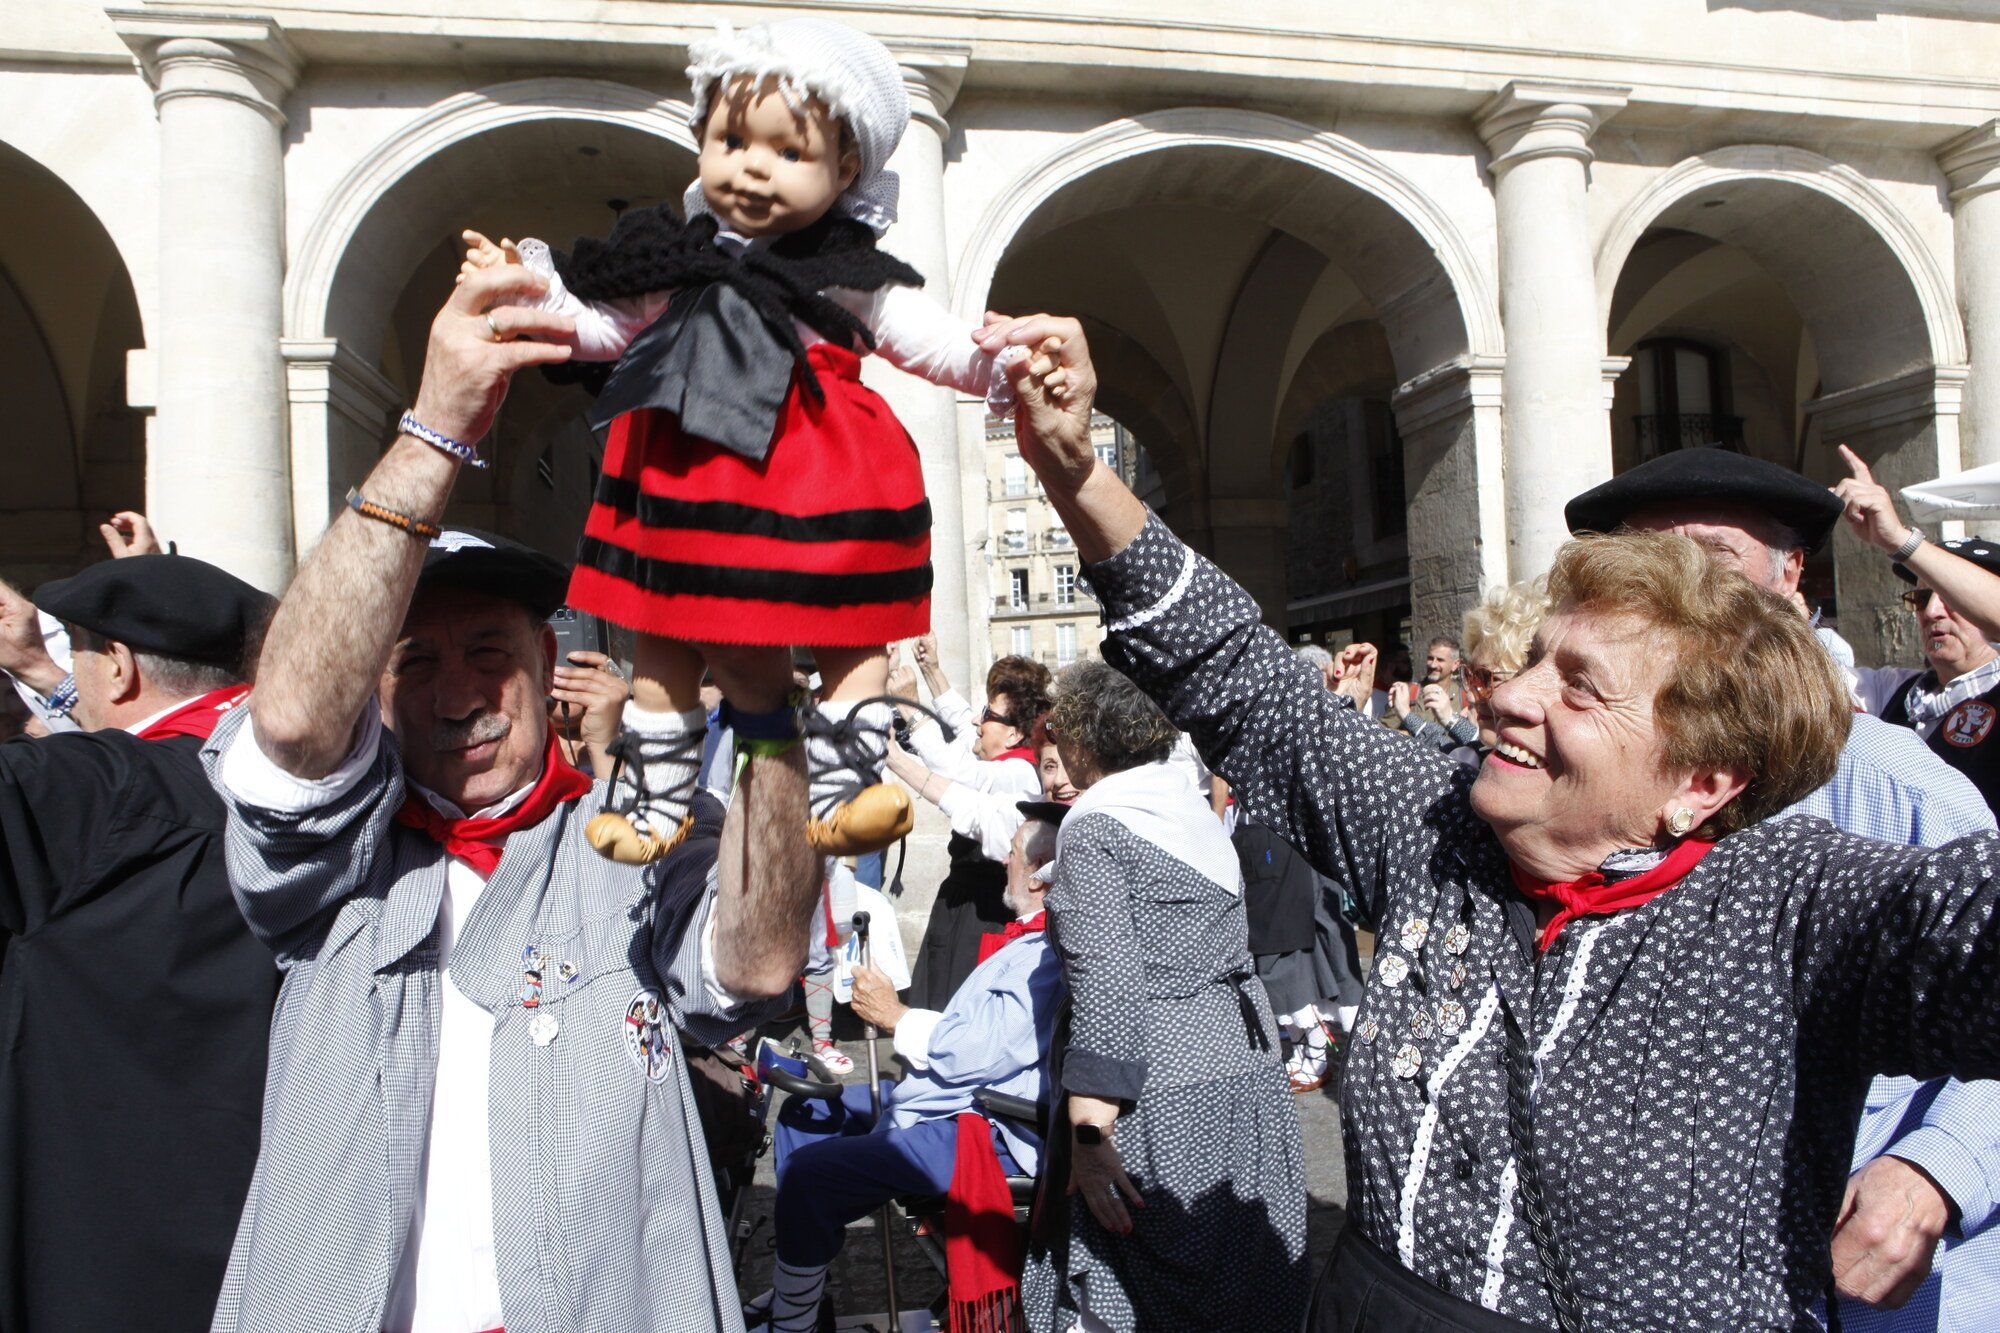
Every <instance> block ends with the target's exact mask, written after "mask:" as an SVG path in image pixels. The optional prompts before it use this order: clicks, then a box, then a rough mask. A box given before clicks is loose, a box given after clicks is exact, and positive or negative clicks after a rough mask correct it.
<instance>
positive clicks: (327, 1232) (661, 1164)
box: [203, 269, 818, 1333]
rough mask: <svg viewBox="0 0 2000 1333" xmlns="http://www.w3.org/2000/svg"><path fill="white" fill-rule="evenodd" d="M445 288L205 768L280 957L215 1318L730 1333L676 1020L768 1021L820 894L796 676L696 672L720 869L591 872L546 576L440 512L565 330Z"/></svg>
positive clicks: (482, 287) (477, 1331)
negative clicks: (724, 744)
mask: <svg viewBox="0 0 2000 1333" xmlns="http://www.w3.org/2000/svg"><path fill="white" fill-rule="evenodd" d="M540 285H541V284H540V280H539V279H537V278H535V277H533V276H532V275H529V274H527V273H526V272H525V271H523V270H520V269H510V270H506V271H496V272H493V273H483V274H478V275H474V276H472V277H470V278H467V279H466V280H465V281H464V282H463V283H462V284H461V285H460V286H459V287H458V289H457V290H456V291H455V292H454V294H453V295H452V298H451V300H450V302H449V303H448V304H447V305H446V306H445V308H444V309H443V310H442V311H441V312H440V313H439V314H438V316H437V319H436V321H435V322H434V323H433V325H432V328H431V336H430V346H429V350H428V352H427V354H426V358H425V365H424V372H423V380H422V384H421V387H420V389H419V391H418V394H417V399H416V406H415V407H414V409H413V410H412V411H411V412H410V413H409V414H408V415H406V416H405V417H404V418H403V421H402V423H401V427H400V431H401V433H400V434H399V436H398V438H397V439H396V441H395V442H394V443H393V444H392V445H391V446H390V447H389V449H388V451H387V452H386V453H385V454H384V455H383V457H382V460H381V462H380V463H379V464H377V466H376V467H375V470H374V471H373V472H372V473H371V474H370V475H369V477H368V479H367V481H366V482H365V483H364V484H363V486H362V487H361V489H360V490H359V491H357V492H353V493H351V494H350V499H349V512H346V513H342V514H340V515H339V516H338V517H337V518H336V519H335V521H334V522H333V524H332V525H331V526H330V527H329V528H328V530H327V533H326V535H325V537H323V538H322V539H321V541H320V544H319V546H318V548H317V549H316V550H315V551H314V552H313V555H312V557H311V559H309V560H308V561H307V562H306V564H305V565H304V567H303V568H302V569H301V570H300V571H299V574H298V577H297V578H296V579H295V580H294V581H293V583H292V586H291V589H290V591H289V592H287V594H286V596H285V599H284V601H283V603H282V604H281V605H280V606H279V609H278V613H277V616H276V618H275V620H274V621H273V623H272V626H271V631H270V635H269V638H268V640H267V643H266V645H265V652H264V659H263V668H262V671H261V673H260V675H259V682H260V683H259V687H258V690H257V692H256V694H255V695H254V696H253V697H252V700H251V705H250V708H249V710H248V711H247V712H243V711H239V712H238V714H236V715H235V716H234V717H232V718H231V719H230V720H229V721H228V723H227V724H225V725H224V726H223V727H222V728H220V729H219V730H218V731H217V732H216V734H215V736H214V737H213V739H212V741H211V743H210V745H209V746H208V747H207V748H206V749H205V750H204V753H203V758H204V760H205V761H206V762H207V764H208V766H209V771H210V774H211V776H212V777H213V779H214V781H215V782H216V784H217V786H218V787H219V788H220V789H221V790H222V793H223V797H224V800H225V802H226V803H227V805H228V807H229V854H230V869H231V873H232V876H233V878H234V880H235V882H236V892H237V898H238V901H239V902H240V904H241V906H242V909H243V913H244V915H245V917H246V918H247V919H248V920H249V922H250V925H251V928H252V929H253V930H255V931H256V932H257V933H258V934H259V935H261V936H263V937H264V938H265V939H267V940H269V941H270V942H271V943H272V945H273V946H274V947H275V948H276V949H277V950H278V951H279V956H280V960H281V962H282V963H283V964H284V965H285V966H286V968H287V971H286V976H285V982H284V989H283V992H282V994H281V996H280V998H279V1004H278V1018H277V1022H276V1024H275V1027H274V1030H273V1033H272V1061H271V1074H270V1078H269V1081H268V1083H267V1085H266V1093H265V1111H264V1144H263V1151H262V1155H261V1157H260V1158H259V1160H258V1164H257V1175H256V1179H255V1181H254V1183H253V1184H252V1187H251V1190H250V1198H249V1202H248V1203H247V1205H246V1206H245V1208H244V1212H243V1219H242V1224H241V1226H240V1227H239V1228H238V1231H237V1234H236V1245H235V1249H234V1251H233V1252H232V1254H231V1256H230V1262H229V1271H228V1275H227V1277H226V1279H225V1281H224V1284H223V1290H222V1299H221V1303H220V1305H219V1306H218V1308H217V1311H216V1315H215V1328H216V1329H217V1330H221V1331H223V1333H233V1331H234V1330H237V1329H243V1330H259V1331H261V1330H264V1329H278V1328H282V1329H287V1330H318V1329H325V1330H354V1329H369V1330H373V1329H388V1330H397V1331H400V1330H438V1331H439V1333H484V1331H485V1330H490V1329H497V1328H500V1327H502V1326H503V1325H504V1327H505V1328H507V1329H508V1330H509V1333H554V1331H555V1330H596V1329H617V1330H620V1333H647V1331H649V1330H694V1329H701V1330H708V1329H728V1330H733V1329H736V1328H738V1327H740V1315H739V1312H738V1306H737V1301H736V1296H735V1292H734V1290H733V1286H732V1282H731V1276H730V1261H729V1247H728V1244H727V1239H726V1237H725V1235H724V1234H723V1225H722V1222H721V1219H720V1217H719V1216H718V1214H717V1206H716V1199H715V1191H714V1184H713V1181H712V1179H711V1176H710V1173H709V1171H708V1169H707V1163H706V1159H705V1157H704V1155H703V1152H702V1150H701V1146H700V1144H701V1139H700V1132H701V1131H700V1127H699V1124H698V1123H697V1121H696V1118H695V1103H694V1100H693V1098H692V1095H691V1092H690V1089H689V1086H688V1082H687V1077H686V1073H685V1070H684V1068H683V1065H682V1061H681V1056H680V1051H679V1044H678V1036H677V1032H678V1030H680V1029H685V1030H687V1031H688V1032H689V1033H690V1034H691V1035H693V1036H695V1037H696V1038H697V1039H699V1040H702V1041H705V1042H717V1041H721V1040H723V1039H725V1038H727V1037H728V1036H730V1035H732V1034H733V1033H735V1032H737V1031H740V1030H741V1029H743V1028H745V1027H747V1026H749V1025H750V1024H752V1023H754V1022H756V1021H759V1020H760V1019H761V1018H763V1017H764V1016H766V1015H767V1014H769V1013H770V1012H771V1011H772V1009H773V1007H774V1006H773V1005H771V1004H770V1003H768V1001H769V1000H770V998H771V997H775V996H779V995H782V994H785V993H787V992H788V991H789V990H790V987H791V983H792V980H793V978H794V977H795V976H797V974H798V971H799V967H800V964H801V963H802V962H803V960H804V956H805V942H806V931H807V928H808V926H807V923H808V920H809V918H810V915H811V911H812V907H813V903H814V897H815V890H816V888H817V884H818V874H817V866H816V862H815V859H814V857H813V855H812V853H811V851H810V849H809V848H808V847H807V844H806V841H805V827H806V822H807V816H806V799H805V793H806V783H805V772H804V765H803V763H802V761H801V755H800V751H799V750H798V748H797V714H796V705H795V702H794V701H792V700H791V697H790V696H791V690H792V680H791V664H790V662H789V661H788V660H787V659H786V656H785V654H784V653H783V652H782V651H773V650H765V649H758V650H740V649H738V650H729V649H707V650H705V652H706V654H707V656H708V660H709V662H710V664H711V666H712V667H713V668H714V670H715V675H716V679H717V681H718V683H719V684H720V685H721V687H722V690H723V693H724V695H725V696H726V700H727V703H726V706H725V711H726V712H728V713H729V714H730V721H731V722H732V724H733V726H734V728H735V733H736V738H737V748H738V750H739V752H741V753H745V754H747V756H748V759H747V767H745V768H744V770H743V773H742V780H741V782H740V783H739V784H738V787H737V789H736V792H735V797H734V804H733V805H732V807H731V808H730V810H729V813H728V817H727V820H726V823H725V825H724V827H723V830H722V836H721V840H720V843H721V845H720V848H719V852H718V850H717V849H716V848H715V847H714V846H713V844H695V843H690V844H689V845H687V846H685V847H683V848H682V849H680V850H679V851H678V853H677V854H676V855H674V856H670V857H667V858H664V859H663V860H661V861H660V862H658V863H656V864H654V865H653V866H651V867H643V868H642V867H635V866H627V865H620V864H617V863H615V862H612V861H609V860H606V859H604V858H603V857H600V856H598V855H597V854H596V853H594V852H593V851H591V849H590V847H589V845H588V844H587V843H586V841H585V839H584V826H585V824H586V823H587V822H588V821H589V820H590V818H591V817H592V816H593V815H595V814H596V813H598V811H599V810H600V809H601V807H602V804H603V800H604V791H605V789H604V785H603V784H602V783H597V784H593V783H591V782H590V781H589V780H587V779H585V778H583V777H582V776H581V775H579V774H578V773H577V772H576V770H574V769H572V768H571V767H569V765H568V764H566V763H564V762H563V761H562V759H561V756H560V752H559V751H558V749H557V747H556V744H555V741H554V738H553V737H552V735H551V733H550V728H549V724H548V710H547V704H546V700H547V697H548V694H549V689H550V686H551V684H552V681H553V678H554V668H555V638H554V635H553V633H552V632H551V631H550V629H549V628H548V627H547V625H546V624H545V623H544V618H545V617H546V616H547V615H548V613H549V612H550V610H551V609H552V608H553V607H554V606H555V604H556V603H557V602H558V601H559V600H560V598H561V595H562V589H563V586H564V582H565V578H566V573H565V571H564V570H563V569H562V567H561V566H560V565H558V564H556V563H555V562H554V561H551V560H548V559H546V558H545V557H541V556H539V555H537V554H536V553H534V552H531V551H528V550H526V549H525V548H521V547H517V546H515V545H513V544H512V543H508V542H504V541H501V540H499V539H495V538H488V537H484V536H481V535H479V534H471V533H463V532H440V531H439V529H438V527H437V524H438V522H439V520H440V518H441V517H442V515H443V513H444V509H445V504H446V501H447V499H448V498H449V496H450V493H451V489H452V483H453V482H454V480H455V479H456V478H457V475H458V471H459V468H460V466H461V463H462V462H470V461H473V460H474V459H475V458H476V455H475V454H474V452H473V449H472V448H471V445H472V444H473V443H475V442H477V441H478V440H479V439H480V438H481V437H482V436H484V435H485V433H486V431H487V428H488V426H489V425H490V424H491V422H492V419H493V415H494V412H495V410H496V409H497V407H498V405H499V402H500V400H501V397H502V396H503V394H504V393H505V389H506V383H507V377H508V376H509V375H510V374H512V373H513V372H515V371H517V370H520V369H522V368H524V367H526V366H528V365H531V364H534V363H536V362H543V361H550V360H560V359H561V358H562V357H563V356H564V355H566V353H565V351H564V349H562V348H560V347H555V346H551V345H549V344H547V343H540V342H516V341H513V339H514V338H516V337H517V336H520V335H524V334H534V335H543V336H547V335H553V334H557V333H560V332H562V331H563V330H564V328H565V327H566V322H565V321H563V320H561V319H560V318H558V317H555V316H551V315H547V314H541V313H537V312H535V311H532V310H529V309H525V308H521V307H517V306H509V305H504V304H501V301H502V300H503V298H506V297H510V296H519V295H529V294H533V293H534V292H536V291H538V290H539V288H540Z"/></svg>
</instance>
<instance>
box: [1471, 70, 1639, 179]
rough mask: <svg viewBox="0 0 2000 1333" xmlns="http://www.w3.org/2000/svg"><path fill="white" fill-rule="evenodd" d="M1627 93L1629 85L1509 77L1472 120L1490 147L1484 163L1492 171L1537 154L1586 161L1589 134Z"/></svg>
mask: <svg viewBox="0 0 2000 1333" xmlns="http://www.w3.org/2000/svg"><path fill="white" fill-rule="evenodd" d="M1631 95H1632V90H1631V89H1630V88H1620V87H1616V86H1614V85H1612V84H1597V83H1529V82H1523V81H1521V80H1515V81H1514V82H1511V83H1509V84H1508V85H1507V86H1506V87H1504V88H1502V89H1501V90H1500V91H1499V92H1497V93H1495V94H1493V96H1492V97H1490V98H1488V99H1487V100H1486V104H1485V105H1484V106H1482V107H1480V108H1479V110H1478V111H1477V112H1476V113H1474V115H1473V118H1472V124H1473V128H1474V129H1476V130H1478V132H1479V137H1480V138H1482V139H1484V140H1485V141H1486V146H1487V147H1488V148H1490V149H1491V150H1492V151H1493V161H1492V162H1491V163H1490V164H1489V167H1488V169H1489V170H1491V171H1492V172H1493V173H1494V174H1496V175H1498V174H1499V173H1500V172H1502V171H1505V170H1506V169H1508V168H1509V167H1513V166H1518V165H1519V164H1520V163H1522V162H1528V161H1532V160H1533V159H1535V158H1538V157H1573V158H1575V159H1577V160H1578V161H1579V162H1582V163H1584V164H1585V165H1588V164H1589V163H1590V161H1591V156H1592V155H1591V151H1590V137H1591V136H1592V135H1593V134H1595V133H1597V129H1598V127H1599V126H1600V125H1602V124H1603V123H1604V122H1605V121H1607V120H1609V119H1610V118H1611V117H1612V116H1614V115H1616V114H1617V113H1618V111H1619V110H1620V109H1621V108H1622V107H1623V106H1624V105H1625V103H1626V100H1627V99H1628V98H1630V97H1631Z"/></svg>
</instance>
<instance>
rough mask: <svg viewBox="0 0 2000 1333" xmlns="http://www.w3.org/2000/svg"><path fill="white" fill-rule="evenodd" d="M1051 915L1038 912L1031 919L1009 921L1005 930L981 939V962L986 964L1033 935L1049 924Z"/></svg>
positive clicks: (990, 933)
mask: <svg viewBox="0 0 2000 1333" xmlns="http://www.w3.org/2000/svg"><path fill="white" fill-rule="evenodd" d="M1048 919H1049V914H1048V913H1047V912H1046V911H1043V912H1037V913H1035V914H1034V915H1033V916H1031V917H1027V918H1025V919H1017V920H1014V921H1009V922H1008V923H1007V928H1006V929H1005V930H995V931H991V932H989V933H988V934H985V935H981V936H980V937H979V961H980V962H982V963H983V962H985V961H986V960H987V959H989V958H991V957H992V956H993V955H994V954H996V953H999V952H1000V951H1001V950H1002V949H1004V948H1006V947H1007V946H1008V945H1010V944H1012V943H1013V942H1014V941H1015V940H1018V939H1020V938H1021V937H1022V936H1023V935H1032V934H1034V933H1035V932H1036V931H1038V930H1041V929H1042V928H1043V927H1044V926H1046V925H1047V924H1048Z"/></svg>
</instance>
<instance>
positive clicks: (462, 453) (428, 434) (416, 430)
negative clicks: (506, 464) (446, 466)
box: [396, 412, 486, 467]
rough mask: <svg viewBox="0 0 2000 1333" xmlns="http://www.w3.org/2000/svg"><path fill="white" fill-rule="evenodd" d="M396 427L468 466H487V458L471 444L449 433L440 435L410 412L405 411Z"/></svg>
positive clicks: (412, 437)
mask: <svg viewBox="0 0 2000 1333" xmlns="http://www.w3.org/2000/svg"><path fill="white" fill-rule="evenodd" d="M396 429H397V430H398V431H400V432H402V433H403V434H405V435H407V436H409V437H410V438H411V439H416V440H422V441H423V442H424V443H425V444H428V445H429V446H430V447H431V448H433V449H439V450H442V451H443V452H445V453H448V454H450V455H451V456H452V457H453V458H456V459H457V460H458V461H459V462H461V463H464V464H465V465H466V466H468V467H485V466H486V460H485V459H483V458H481V457H480V456H479V451H478V450H477V449H475V448H473V447H472V446H471V445H469V444H460V443H459V442H458V441H457V440H454V439H452V438H451V436H449V435H440V434H439V433H438V432H437V431H434V430H432V429H431V428H430V427H429V426H426V425H425V424H424V423H423V422H421V421H419V420H417V419H416V418H415V417H413V416H411V415H410V414H409V413H408V412H405V413H403V419H402V420H401V421H398V422H397V423H396Z"/></svg>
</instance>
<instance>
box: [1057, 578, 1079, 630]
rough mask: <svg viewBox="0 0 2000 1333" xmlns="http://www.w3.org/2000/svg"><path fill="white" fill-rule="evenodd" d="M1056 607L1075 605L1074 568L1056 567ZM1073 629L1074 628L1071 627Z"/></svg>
mask: <svg viewBox="0 0 2000 1333" xmlns="http://www.w3.org/2000/svg"><path fill="white" fill-rule="evenodd" d="M1056 605H1057V606H1075V605H1076V566H1075V565H1057V566H1056ZM1072 628H1074V627H1072Z"/></svg>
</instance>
